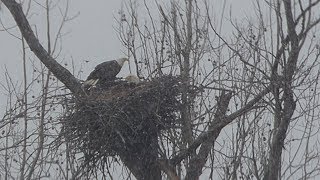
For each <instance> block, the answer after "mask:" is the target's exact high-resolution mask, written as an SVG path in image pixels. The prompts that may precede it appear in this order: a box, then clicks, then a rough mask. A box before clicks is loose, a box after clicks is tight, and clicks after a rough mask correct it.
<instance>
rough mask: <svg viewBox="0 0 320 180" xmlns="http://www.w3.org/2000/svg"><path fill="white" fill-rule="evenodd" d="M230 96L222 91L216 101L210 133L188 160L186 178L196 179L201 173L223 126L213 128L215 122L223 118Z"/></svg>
mask: <svg viewBox="0 0 320 180" xmlns="http://www.w3.org/2000/svg"><path fill="white" fill-rule="evenodd" d="M231 97H232V94H231V93H230V92H229V93H227V94H226V93H225V92H223V93H222V94H221V96H220V98H219V100H218V102H217V111H216V113H215V115H214V120H213V121H212V122H211V123H210V125H209V132H210V135H209V136H208V138H207V139H206V140H205V141H204V142H203V143H202V144H201V147H200V149H199V153H198V154H197V155H196V156H194V157H192V158H191V160H190V166H189V167H188V169H187V175H186V179H188V180H191V179H198V178H199V176H200V175H201V172H202V168H203V167H204V165H205V164H206V162H207V157H208V155H209V153H210V151H211V149H212V148H213V147H214V146H213V145H214V142H215V140H216V139H217V137H218V136H219V134H220V132H221V130H222V128H223V127H220V128H219V129H217V128H216V129H215V130H214V131H213V129H214V127H215V124H216V123H217V122H218V121H219V120H223V118H224V117H225V116H226V112H227V110H228V106H229V102H230V99H231Z"/></svg>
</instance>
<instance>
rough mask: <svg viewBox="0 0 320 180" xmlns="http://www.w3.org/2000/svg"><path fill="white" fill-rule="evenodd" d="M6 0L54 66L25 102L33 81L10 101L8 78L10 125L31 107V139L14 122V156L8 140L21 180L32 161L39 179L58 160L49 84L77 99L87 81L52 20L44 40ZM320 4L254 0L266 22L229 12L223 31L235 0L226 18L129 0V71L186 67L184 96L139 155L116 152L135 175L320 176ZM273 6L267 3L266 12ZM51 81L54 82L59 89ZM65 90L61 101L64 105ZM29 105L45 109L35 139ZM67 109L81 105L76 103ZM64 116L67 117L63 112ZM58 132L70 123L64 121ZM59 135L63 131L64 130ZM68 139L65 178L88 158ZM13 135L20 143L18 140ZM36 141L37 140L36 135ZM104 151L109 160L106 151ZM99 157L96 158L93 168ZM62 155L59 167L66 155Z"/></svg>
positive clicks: (122, 30)
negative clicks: (60, 52)
mask: <svg viewBox="0 0 320 180" xmlns="http://www.w3.org/2000/svg"><path fill="white" fill-rule="evenodd" d="M2 2H3V4H4V5H5V6H6V7H7V8H8V9H9V10H10V12H11V14H12V15H13V17H14V19H15V21H16V23H17V25H18V27H19V29H20V31H21V34H22V37H23V38H22V39H21V42H22V46H23V49H25V44H24V42H26V43H27V44H28V45H29V47H30V49H31V51H33V52H34V53H35V55H36V56H37V57H38V58H39V60H40V61H41V62H42V63H43V64H44V65H45V66H46V67H47V68H48V69H49V71H50V72H52V74H53V75H54V76H52V75H51V73H50V72H49V71H48V72H47V73H46V74H44V72H45V71H41V73H40V75H39V78H40V79H41V83H42V93H41V96H40V97H39V98H38V99H39V100H38V101H36V102H37V103H38V104H37V105H32V104H31V105H28V103H27V102H29V101H30V100H29V99H28V96H27V94H28V92H27V90H28V83H27V80H24V88H23V89H24V90H23V92H24V93H23V96H22V97H23V98H22V100H23V102H24V103H22V105H20V106H19V103H14V101H12V100H11V98H12V97H13V96H20V95H18V94H15V93H16V90H15V89H14V88H15V86H14V85H13V84H14V83H13V82H12V80H10V77H9V76H7V77H8V78H7V85H6V87H8V88H7V93H8V96H9V98H8V107H11V108H10V109H8V113H7V114H6V115H5V117H4V118H3V123H4V125H1V128H8V129H10V128H11V129H14V128H13V126H14V123H13V122H14V120H13V119H15V117H17V115H19V113H18V112H17V109H19V108H20V109H21V110H23V111H22V112H21V113H22V116H21V117H24V123H25V124H24V131H23V132H24V133H23V138H22V139H21V138H20V139H19V140H20V141H18V142H16V141H13V140H11V139H9V138H11V136H8V135H9V132H8V131H6V133H7V136H5V138H4V140H5V141H4V142H5V143H6V146H5V148H3V151H4V154H5V158H7V157H9V156H10V152H11V151H10V148H11V147H14V146H20V145H22V154H21V155H20V156H21V157H22V158H21V160H22V163H20V165H21V166H20V170H22V171H21V174H20V179H24V178H25V177H27V178H28V179H30V178H31V177H32V176H33V175H34V174H35V173H36V171H35V167H38V168H37V173H38V174H37V176H35V175H34V176H35V177H41V175H43V174H45V173H43V171H45V169H46V168H45V167H46V166H47V165H49V166H50V165H51V164H54V163H53V162H49V163H48V162H47V161H46V160H44V159H43V158H40V156H43V154H44V153H45V152H49V151H50V148H52V146H51V145H52V144H47V145H45V144H46V143H45V141H46V140H45V139H44V138H45V137H46V136H45V132H46V128H45V125H46V123H47V125H50V124H51V125H52V123H54V122H53V121H51V120H50V116H51V114H52V113H53V112H54V111H55V110H53V109H51V105H52V107H54V105H53V104H55V103H57V102H56V101H53V100H51V99H50V94H51V93H54V94H55V92H57V89H59V87H60V84H59V86H53V85H52V84H50V78H54V77H56V78H57V79H58V80H60V81H61V82H62V83H63V84H64V85H65V86H66V88H68V89H69V90H70V91H71V93H72V95H73V97H75V98H74V99H75V100H76V101H80V100H82V99H83V98H84V99H85V98H86V94H85V93H84V92H83V91H82V88H81V83H80V82H79V81H78V80H77V79H76V78H75V77H74V76H73V75H72V74H71V73H70V72H69V71H68V70H67V69H66V68H64V67H63V66H62V65H60V64H59V63H58V62H57V61H56V60H55V59H54V58H53V57H52V56H53V54H54V53H53V52H54V51H53V49H52V43H51V40H50V39H51V37H50V32H49V29H50V28H49V25H50V23H49V18H48V19H47V22H48V23H47V27H48V28H47V29H48V30H47V32H48V46H47V50H45V48H43V46H42V45H41V44H40V43H39V40H38V39H37V37H36V35H35V34H34V33H33V31H32V28H31V27H30V25H29V23H28V20H27V18H26V15H25V14H24V13H23V11H22V7H21V5H20V4H18V3H17V2H15V1H14V0H2ZM46 2H47V3H46V5H45V6H44V7H46V10H47V11H46V12H47V17H49V16H50V15H49V12H50V11H49V9H50V8H49V6H50V3H48V2H49V1H46ZM319 2H320V1H319V0H314V1H312V0H310V1H308V2H302V1H300V0H296V1H290V0H282V1H280V0H270V1H265V2H260V1H258V0H257V1H255V2H254V7H255V9H254V10H255V14H256V17H255V19H256V20H257V21H250V20H248V21H241V23H238V22H237V20H234V19H233V17H232V16H230V17H228V18H229V19H230V25H231V26H232V27H233V28H234V31H233V32H232V33H229V34H228V33H224V32H223V31H222V29H223V24H224V23H225V22H224V20H225V17H226V15H225V5H226V2H225V3H224V4H223V8H222V12H221V13H222V15H221V17H216V16H213V15H212V13H213V9H211V8H212V6H211V4H210V3H209V1H204V2H199V1H193V0H185V1H171V3H169V4H165V3H163V4H159V3H154V4H151V3H149V2H147V1H143V7H139V6H137V5H136V4H135V3H134V2H131V1H130V2H129V3H127V4H125V7H124V8H123V9H122V10H121V11H120V14H119V15H120V18H119V19H118V23H119V28H118V29H117V30H118V32H119V37H120V40H121V41H122V43H123V45H124V47H125V48H126V49H127V50H128V55H130V56H132V58H133V59H134V63H133V64H131V65H133V66H134V68H133V69H131V70H132V71H134V72H135V73H136V74H137V75H138V76H139V77H140V78H142V79H146V80H150V81H152V80H153V79H157V78H160V79H161V78H163V77H166V76H168V75H170V76H173V77H177V79H178V80H179V81H178V82H177V83H176V84H177V90H179V95H176V97H178V101H179V106H177V111H174V113H175V117H176V118H175V120H174V123H172V124H170V126H169V127H166V128H164V129H161V130H159V132H160V133H158V131H157V130H154V129H147V130H146V131H145V132H147V133H149V134H147V135H143V137H144V138H147V140H148V142H149V141H152V142H149V144H148V145H149V146H141V147H137V149H138V150H136V151H135V152H136V154H131V156H130V158H127V157H128V156H125V155H124V154H123V152H122V151H120V150H119V151H117V152H116V155H117V156H119V157H120V159H121V161H122V162H123V164H124V165H125V166H126V167H127V168H128V169H129V170H130V172H131V173H133V175H134V176H135V177H136V178H137V179H150V178H153V179H162V178H168V179H180V178H185V179H199V178H205V177H208V178H210V179H214V177H220V178H221V179H265V180H268V179H285V178H291V177H293V176H295V177H296V176H298V175H299V178H301V179H308V178H311V177H313V176H317V175H319V173H320V172H319V168H318V167H319V163H318V161H317V159H318V158H319V155H320V154H319V151H318V150H317V148H315V147H317V146H318V141H317V138H318V129H319V128H318V126H319V125H318V124H316V122H315V120H316V119H317V118H319V102H318V100H319V94H318V88H319V87H318V81H319V78H318V77H319V59H318V58H319V45H318V39H317V36H318V34H317V32H316V28H317V27H318V24H319V21H320V19H319V18H317V14H316V13H317V12H316V10H317V8H319ZM265 8H267V9H268V11H266V12H265V11H264V10H263V9H265ZM152 9H157V10H156V11H154V10H152ZM139 13H144V14H147V16H140V14H139ZM155 13H156V14H155ZM64 17H66V16H64ZM157 17H159V18H157ZM65 20H66V19H65ZM217 22H218V23H217ZM24 40H25V41H24ZM23 59H25V58H23ZM24 62H25V60H24ZM24 67H25V66H24ZM25 77H26V75H25ZM32 83H34V82H32ZM51 87H56V89H55V90H53V91H50V88H51ZM174 87H176V86H174ZM137 92H138V91H137ZM67 96H68V95H62V97H67ZM159 96H160V95H159ZM66 99H68V98H65V99H63V98H62V100H66ZM72 99H73V98H72ZM62 100H61V99H60V101H59V102H58V103H57V104H60V105H61V104H62V105H63V101H62ZM66 104H68V103H66ZM71 104H72V103H71ZM87 105H88V104H87ZM89 105H90V104H89ZM100 105H101V104H100ZM28 106H29V108H30V109H29V108H28ZM48 106H49V107H50V108H49V107H48ZM101 106H103V105H101ZM162 106H165V105H162ZM168 106H169V105H168ZM62 107H64V108H69V107H68V106H62ZM72 108H73V107H71V109H72ZM152 108H154V107H153V106H150V107H149V109H151V110H154V111H155V109H156V108H155V109H152ZM32 110H33V111H34V112H37V113H36V114H34V115H35V119H37V120H38V123H39V129H37V130H36V132H37V133H35V134H37V135H36V138H32V137H33V136H34V134H32V136H31V138H30V137H28V134H26V132H28V129H29V127H28V118H29V116H28V114H30V113H31V114H33V112H32ZM62 111H63V110H62ZM97 111H98V110H97ZM13 112H14V113H13ZM66 112H67V114H68V113H71V114H72V110H69V111H66ZM143 113H144V112H141V114H143ZM62 119H63V120H68V119H67V118H65V119H64V118H63V116H62ZM49 120H50V121H49ZM63 120H62V122H63ZM56 122H60V121H59V120H58V121H56ZM120 127H121V126H120ZM156 127H158V126H156ZM116 128H119V127H118V126H117V127H116ZM60 130H61V131H65V129H63V126H61V129H60ZM153 130H154V131H153ZM57 131H59V130H57ZM97 131H98V130H97ZM115 132H116V134H117V133H118V135H117V137H118V138H119V137H121V138H122V139H121V138H120V141H121V140H122V141H123V142H125V143H127V139H125V138H123V134H121V132H120V131H118V129H117V130H116V131H115ZM153 132H155V133H153ZM10 133H12V132H10ZM13 134H14V133H13ZM57 134H59V133H57ZM55 138H56V139H59V140H61V137H54V138H53V139H55ZM65 138H66V141H65V142H63V141H59V142H61V144H59V145H60V147H64V148H66V156H67V165H66V167H65V168H66V170H61V171H59V172H61V173H62V175H61V177H64V178H67V179H68V177H69V173H71V176H72V177H73V178H77V177H79V176H78V175H79V174H81V172H80V171H82V170H83V168H79V167H77V164H78V162H77V160H76V159H75V157H76V156H77V155H78V154H77V153H78V152H76V151H75V150H74V148H72V147H71V146H73V145H74V144H72V143H69V141H68V139H67V138H68V137H67V136H66V137H65ZM29 139H32V140H37V141H38V143H36V144H37V146H36V147H37V148H35V150H33V152H32V153H31V154H34V155H32V157H33V160H32V161H28V158H27V154H28V152H29V151H28V144H29V143H28V140H29ZM56 139H55V140H56ZM10 142H15V143H13V144H12V145H9V144H10ZM32 142H34V141H32ZM32 142H30V145H35V144H33V143H32ZM46 142H51V141H48V140H47V141H46ZM8 143H9V144H8ZM132 144H134V142H132ZM134 145H136V146H138V145H137V144H134ZM143 147H148V148H150V149H143ZM155 147H156V148H155ZM45 149H46V150H47V151H45ZM50 152H51V154H54V153H52V151H50ZM56 152H57V151H56ZM128 152H129V151H128ZM126 153H127V151H126ZM144 154H148V155H150V156H147V155H144ZM97 156H98V157H99V158H104V156H105V155H104V154H100V155H97ZM151 156H152V158H151V159H150V158H149V157H151ZM113 158H115V159H113V161H112V160H111V164H116V162H117V160H116V156H114V155H113ZM111 159H112V158H111ZM99 162H100V161H94V163H95V164H93V166H96V164H98V163H99ZM101 162H102V164H103V163H104V162H106V161H101ZM11 163H12V162H11ZM55 164H56V165H57V166H58V167H59V168H61V169H62V167H63V166H62V165H61V163H60V162H59V161H57V162H56V163H55ZM84 164H85V163H84ZM88 164H89V163H87V164H85V165H88ZM82 165H83V164H82ZM10 167H12V166H11V164H10V162H9V161H7V160H5V164H4V169H5V170H9V169H10ZM26 167H28V168H26ZM102 169H107V174H108V175H106V174H105V172H104V170H103V172H101V173H102V174H103V175H102V176H103V177H104V178H106V177H107V176H110V178H112V177H113V175H112V173H110V171H109V169H108V168H107V167H105V166H104V165H102ZM161 171H162V172H164V173H165V175H163V174H161ZM5 172H6V174H5V177H6V178H7V177H10V176H11V174H10V171H5ZM46 173H50V170H48V171H47V172H46ZM85 173H87V172H85ZM85 173H84V174H85ZM86 175H87V178H90V177H99V175H98V172H96V171H95V172H93V173H90V172H88V173H87V174H86ZM129 176H130V175H129Z"/></svg>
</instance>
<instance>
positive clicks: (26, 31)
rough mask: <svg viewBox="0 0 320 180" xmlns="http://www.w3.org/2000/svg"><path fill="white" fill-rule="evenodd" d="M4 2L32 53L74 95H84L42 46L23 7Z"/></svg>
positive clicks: (74, 80)
mask: <svg viewBox="0 0 320 180" xmlns="http://www.w3.org/2000/svg"><path fill="white" fill-rule="evenodd" d="M2 2H3V3H4V5H5V6H6V7H7V8H8V9H9V11H10V12H11V14H12V16H13V18H14V20H15V21H16V23H17V25H18V27H19V29H20V31H21V34H22V36H23V37H24V38H25V40H26V42H27V43H28V45H29V47H30V49H31V51H32V52H33V53H34V54H35V55H36V56H37V57H38V58H39V60H40V61H41V62H42V63H43V64H44V65H45V66H46V67H47V68H48V69H49V70H50V71H51V72H52V73H53V74H54V75H55V76H56V77H57V78H58V79H59V80H60V81H61V82H62V83H63V84H64V85H65V86H66V87H67V88H68V89H69V90H70V91H71V92H72V93H74V95H76V96H79V95H82V93H83V92H82V89H81V84H80V82H79V81H78V80H77V78H75V77H74V76H73V75H72V74H71V73H70V72H69V71H68V70H67V69H66V68H64V67H63V66H61V65H60V64H59V63H58V62H57V61H56V60H55V59H53V58H52V57H51V56H50V54H49V53H48V52H47V51H46V50H45V49H44V48H43V46H42V45H41V44H40V42H39V40H38V39H37V37H36V36H35V35H34V33H33V31H32V29H31V27H30V24H29V22H28V20H27V18H26V16H25V15H24V13H23V10H22V7H21V5H20V4H19V3H17V2H16V1H14V0H2Z"/></svg>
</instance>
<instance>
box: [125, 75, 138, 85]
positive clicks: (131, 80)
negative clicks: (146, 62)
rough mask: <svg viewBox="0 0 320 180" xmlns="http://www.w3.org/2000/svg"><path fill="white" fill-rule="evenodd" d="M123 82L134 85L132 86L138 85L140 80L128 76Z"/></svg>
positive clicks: (133, 76)
mask: <svg viewBox="0 0 320 180" xmlns="http://www.w3.org/2000/svg"><path fill="white" fill-rule="evenodd" d="M125 80H126V81H127V82H128V83H134V84H139V83H140V79H139V78H138V77H137V76H135V75H132V74H130V75H128V76H127V77H126V78H125Z"/></svg>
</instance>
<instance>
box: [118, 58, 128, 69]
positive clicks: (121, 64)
mask: <svg viewBox="0 0 320 180" xmlns="http://www.w3.org/2000/svg"><path fill="white" fill-rule="evenodd" d="M116 61H117V63H118V64H119V65H120V66H121V67H122V66H123V64H124V62H126V61H127V62H129V59H128V58H119V59H117V60H116Z"/></svg>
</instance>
